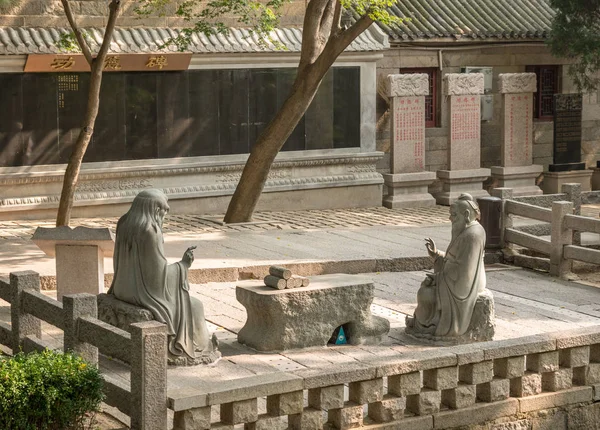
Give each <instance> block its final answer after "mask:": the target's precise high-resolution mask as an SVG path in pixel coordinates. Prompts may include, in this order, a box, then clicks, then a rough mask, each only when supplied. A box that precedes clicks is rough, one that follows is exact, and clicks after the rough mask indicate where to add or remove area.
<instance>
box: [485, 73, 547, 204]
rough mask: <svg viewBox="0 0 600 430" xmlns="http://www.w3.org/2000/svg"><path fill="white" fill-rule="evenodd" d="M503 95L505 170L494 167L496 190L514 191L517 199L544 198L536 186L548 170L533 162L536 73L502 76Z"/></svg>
mask: <svg viewBox="0 0 600 430" xmlns="http://www.w3.org/2000/svg"><path fill="white" fill-rule="evenodd" d="M498 82H499V90H500V94H502V146H501V151H502V157H501V166H494V167H492V177H493V178H494V180H495V181H496V186H498V187H504V188H512V190H513V194H514V195H515V196H529V195H538V194H542V190H541V189H540V188H539V187H538V186H537V185H536V184H535V181H536V179H537V177H538V176H539V175H540V174H541V173H542V171H543V170H544V167H543V166H540V165H537V164H532V162H533V93H534V92H535V91H536V90H537V87H536V78H535V73H504V74H500V75H499V76H498Z"/></svg>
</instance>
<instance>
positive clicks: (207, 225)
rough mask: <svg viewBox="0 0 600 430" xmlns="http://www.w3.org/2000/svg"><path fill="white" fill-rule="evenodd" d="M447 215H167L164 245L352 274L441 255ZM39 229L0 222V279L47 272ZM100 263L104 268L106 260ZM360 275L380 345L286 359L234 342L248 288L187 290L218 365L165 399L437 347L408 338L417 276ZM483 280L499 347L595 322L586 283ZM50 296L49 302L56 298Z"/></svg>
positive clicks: (178, 372)
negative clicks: (433, 252) (385, 324)
mask: <svg viewBox="0 0 600 430" xmlns="http://www.w3.org/2000/svg"><path fill="white" fill-rule="evenodd" d="M598 211H599V208H598V207H595V206H587V207H585V208H584V214H586V215H588V216H594V217H597V216H598ZM417 212H418V213H417ZM447 212H448V208H447V207H439V206H438V207H434V208H430V209H422V210H418V211H398V210H397V211H392V210H388V209H385V208H376V209H357V210H343V211H301V212H293V213H274V212H271V213H263V214H259V216H258V217H257V219H260V220H261V221H258V222H256V223H253V224H248V225H247V226H224V225H221V224H219V223H218V222H216V221H210V220H207V219H205V218H202V217H192V216H185V217H177V216H171V217H169V218H170V220H169V222H168V223H167V224H166V226H165V230H166V233H165V246H166V249H167V250H168V257H169V259H170V260H173V261H176V260H178V259H179V255H180V254H181V253H182V251H183V250H184V249H185V247H186V246H187V245H188V244H196V243H197V244H199V245H201V246H199V248H198V250H197V251H196V261H195V262H194V266H193V267H196V268H197V267H200V268H202V267H205V268H210V267H213V268H214V267H222V266H230V267H238V268H239V267H242V266H244V265H252V264H254V265H257V264H270V263H273V262H278V263H281V264H291V263H296V264H297V263H306V264H310V262H314V261H324V260H329V261H332V260H334V261H335V260H339V261H342V260H344V261H347V262H348V266H346V267H352V265H353V264H360V262H361V261H367V260H369V259H385V258H388V259H389V258H405V259H408V260H410V259H415V258H420V259H423V258H425V257H426V251H425V247H424V246H423V238H424V237H428V236H431V237H433V238H434V239H435V240H436V243H437V244H438V247H439V248H440V249H445V248H446V246H447V245H448V242H449V238H450V228H449V221H448V218H447ZM169 218H168V219H169ZM114 222H115V220H112V219H102V220H78V221H77V224H79V225H88V226H89V225H94V224H93V223H96V225H100V226H108V227H111V228H113V226H114ZM38 225H44V223H42V222H37V223H31V224H30V223H28V222H23V223H9V222H3V223H0V237H2V239H0V257H7V258H2V261H3V265H2V267H0V272H4V273H6V272H9V271H12V270H16V269H18V270H23V269H33V270H37V271H39V272H40V273H42V274H44V273H45V274H46V275H50V276H51V275H52V274H53V267H52V266H53V264H54V263H53V260H52V259H49V258H47V257H44V256H43V254H41V252H40V251H38V250H36V247H35V245H33V244H32V243H31V242H30V241H29V237H30V236H29V235H31V233H32V231H33V230H34V228H35V227H36V226H38ZM46 225H48V226H51V223H50V222H48V223H47V224H46ZM186 225H187V227H186ZM234 227H235V228H234ZM11 235H12V236H11ZM105 264H106V267H107V271H110V267H111V266H112V263H111V261H110V259H107V261H106V262H105ZM356 272H357V271H356V270H355V271H354V273H356ZM594 272H595V271H592V273H594ZM596 273H597V272H596ZM363 275H364V276H367V277H370V278H371V279H372V281H373V283H374V285H375V299H374V302H373V305H372V312H373V313H374V314H375V315H379V316H382V317H384V318H386V319H388V320H389V321H390V325H391V330H390V333H389V336H388V337H387V338H386V339H385V340H384V342H383V343H382V344H381V345H377V346H349V345H340V346H327V347H314V348H307V349H302V350H294V351H286V352H282V353H257V352H256V351H254V350H252V349H250V348H247V347H245V346H244V345H241V344H239V343H238V342H237V333H238V332H239V330H240V329H241V328H242V326H243V325H244V323H245V320H246V312H245V309H244V307H243V306H242V305H241V304H240V303H238V302H237V300H236V299H235V286H236V285H240V284H241V283H243V282H245V281H236V282H206V283H196V284H193V285H192V288H191V293H192V294H193V295H194V296H196V297H198V298H199V299H200V300H201V301H202V302H203V303H204V306H205V313H206V318H207V320H208V321H209V323H210V328H211V329H212V330H215V332H216V334H217V337H218V339H219V341H220V349H221V351H222V353H223V358H222V359H221V360H220V361H219V362H218V363H217V364H216V365H214V366H204V367H202V366H200V367H194V368H171V369H169V373H168V390H169V396H170V397H172V398H173V399H176V398H181V397H193V396H202V395H204V394H206V393H207V392H210V391H213V390H219V389H222V387H224V386H229V385H230V384H236V381H239V383H243V381H244V380H246V379H247V378H252V377H257V376H258V377H261V378H266V380H269V378H277V375H278V374H282V372H283V373H292V374H295V373H297V372H300V374H301V373H302V372H307V371H315V372H327V369H328V368H332V366H333V367H339V366H353V365H360V364H361V363H369V362H372V361H376V360H378V359H380V358H382V357H396V356H402V355H407V354H410V353H411V352H414V351H422V350H424V349H431V348H435V349H439V348H440V347H434V346H431V345H428V344H426V343H424V342H420V341H417V340H415V339H412V338H410V337H407V336H406V335H405V334H404V318H405V316H406V315H411V314H412V312H413V311H414V308H415V306H416V292H417V289H418V287H419V284H420V282H421V280H422V279H423V276H424V275H423V273H422V272H420V271H411V272H386V271H381V272H375V271H374V272H371V273H364V274H363ZM487 279H488V288H489V289H491V290H492V292H493V293H494V297H495V304H496V325H497V331H496V337H495V339H496V340H501V339H508V338H515V337H521V336H526V335H532V334H538V333H544V332H553V331H558V330H564V329H573V328H578V327H587V326H593V325H600V290H599V289H598V288H597V287H596V286H595V284H594V282H591V283H590V284H588V285H585V284H583V283H578V282H569V281H561V280H558V279H556V278H551V277H549V276H548V275H546V274H543V273H538V272H534V271H529V270H525V269H519V268H515V267H511V266H506V265H490V266H488V267H487ZM46 294H48V295H49V296H55V292H54V291H47V292H46ZM0 320H2V321H5V322H8V321H10V315H9V308H8V304H7V303H4V302H1V301H0ZM43 333H44V337H45V338H46V340H49V341H52V342H55V343H56V344H58V343H60V341H61V337H62V332H61V331H60V330H58V329H56V328H54V327H52V326H50V325H48V324H44V326H43ZM101 364H102V366H103V367H104V368H105V370H107V371H108V372H109V373H110V374H111V376H112V377H114V378H117V379H121V380H122V382H123V383H125V384H127V385H128V384H129V381H128V371H127V369H125V368H124V367H122V366H120V365H119V364H118V363H117V362H115V361H109V360H102V362H101ZM228 384H229V385H228ZM264 408H265V405H264V402H262V403H259V412H261V411H263V412H264Z"/></svg>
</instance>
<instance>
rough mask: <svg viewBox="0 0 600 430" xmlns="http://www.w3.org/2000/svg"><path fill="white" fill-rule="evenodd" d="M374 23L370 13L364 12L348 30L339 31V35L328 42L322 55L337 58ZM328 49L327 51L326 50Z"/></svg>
mask: <svg viewBox="0 0 600 430" xmlns="http://www.w3.org/2000/svg"><path fill="white" fill-rule="evenodd" d="M371 24H373V20H372V19H371V18H370V17H369V15H368V14H364V15H363V16H361V17H360V18H359V19H358V21H356V22H355V23H354V24H352V26H351V27H350V28H348V29H347V30H344V31H342V32H341V33H338V35H337V36H335V37H333V38H331V39H330V40H329V41H328V42H327V46H326V47H325V49H324V50H323V54H321V57H329V55H332V57H331V58H333V59H334V61H335V59H336V58H337V57H338V56H339V55H340V54H341V53H342V52H344V49H346V48H347V47H348V45H350V44H351V43H352V41H353V40H354V39H356V38H357V37H358V36H360V34H361V33H362V32H363V31H365V30H366V29H367V28H369V27H370V26H371ZM326 51H327V52H326Z"/></svg>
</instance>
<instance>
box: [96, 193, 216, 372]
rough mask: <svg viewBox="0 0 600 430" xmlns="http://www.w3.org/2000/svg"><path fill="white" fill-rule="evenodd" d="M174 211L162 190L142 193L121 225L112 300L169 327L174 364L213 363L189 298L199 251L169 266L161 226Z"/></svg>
mask: <svg viewBox="0 0 600 430" xmlns="http://www.w3.org/2000/svg"><path fill="white" fill-rule="evenodd" d="M168 211H169V205H168V204H167V197H166V196H165V194H164V193H163V192H162V191H160V190H155V189H150V190H145V191H142V192H140V193H139V194H138V195H137V196H136V197H135V199H134V200H133V203H132V205H131V208H130V209H129V211H128V212H127V213H126V214H125V215H123V216H122V217H121V218H120V219H119V222H118V223H117V232H116V240H115V250H114V256H113V261H114V278H113V282H112V285H111V287H110V289H109V291H108V294H109V295H110V294H113V295H114V296H115V297H116V298H117V299H119V300H122V301H124V302H127V303H130V304H132V305H136V306H138V307H141V308H145V309H147V310H149V311H150V312H151V313H152V315H153V316H154V319H155V320H157V321H160V322H162V323H164V324H166V325H167V333H168V354H169V356H168V359H169V363H170V364H175V365H192V364H199V363H211V362H214V361H216V360H218V358H220V356H221V354H220V353H219V352H218V351H217V339H216V337H215V336H214V334H213V336H212V337H211V336H210V335H209V332H208V328H207V326H206V320H205V319H204V307H203V306H202V302H200V300H198V299H196V298H194V297H190V294H189V284H188V277H187V274H188V270H189V268H190V267H191V265H192V263H193V261H194V254H193V251H194V249H195V248H196V247H195V246H193V247H190V248H188V249H187V250H186V251H185V253H184V254H183V257H182V258H181V261H178V262H177V263H173V264H169V263H168V262H167V259H166V257H165V253H164V249H163V242H164V239H163V233H162V226H163V220H164V217H165V215H166V214H167V213H168Z"/></svg>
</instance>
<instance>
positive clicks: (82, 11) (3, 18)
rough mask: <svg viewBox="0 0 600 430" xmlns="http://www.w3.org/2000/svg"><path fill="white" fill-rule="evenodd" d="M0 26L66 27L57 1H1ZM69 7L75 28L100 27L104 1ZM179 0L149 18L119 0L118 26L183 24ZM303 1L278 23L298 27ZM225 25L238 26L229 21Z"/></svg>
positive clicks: (76, 1)
mask: <svg viewBox="0 0 600 430" xmlns="http://www.w3.org/2000/svg"><path fill="white" fill-rule="evenodd" d="M3 3H6V5H5V6H0V26H27V27H68V25H69V24H68V22H67V19H66V18H65V13H64V9H63V7H62V4H61V2H60V0H3V1H0V5H1V4H3ZM70 3H71V8H72V10H73V13H74V14H75V18H76V21H77V23H78V25H80V26H82V27H104V26H105V25H106V21H107V18H108V3H109V2H108V1H107V0H71V1H70ZM178 3H181V2H180V1H176V0H173V2H172V4H170V5H168V6H167V7H166V9H165V14H164V16H150V17H147V18H144V19H140V18H139V17H138V15H137V14H136V13H135V11H134V9H135V7H136V6H137V5H138V4H139V3H138V2H137V1H133V0H127V1H122V6H121V16H120V18H119V21H118V24H117V25H119V26H123V27H137V26H154V27H182V26H185V22H184V21H183V20H182V19H181V18H179V17H177V16H176V14H175V12H176V7H177V6H176V5H177V4H178ZM305 8H306V3H305V1H300V0H292V1H291V2H290V3H287V4H285V5H284V6H283V8H282V20H281V24H282V25H284V26H291V25H301V24H302V17H303V15H304V9H305ZM229 25H232V26H238V27H239V26H240V24H237V23H236V22H234V21H233V20H231V22H229Z"/></svg>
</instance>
